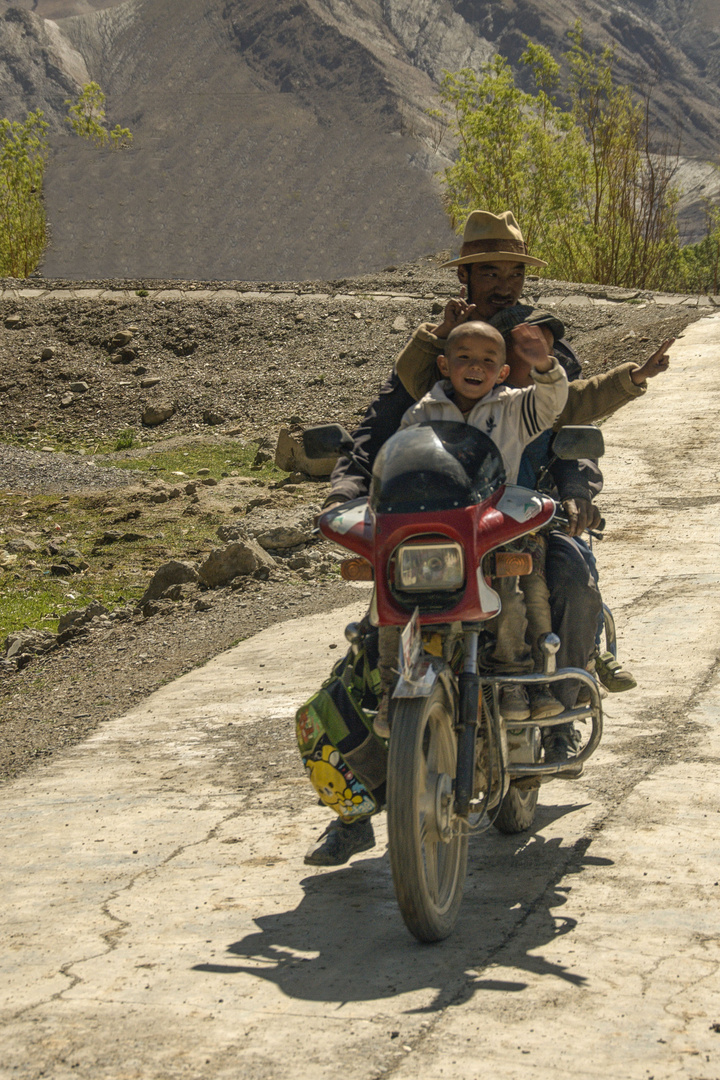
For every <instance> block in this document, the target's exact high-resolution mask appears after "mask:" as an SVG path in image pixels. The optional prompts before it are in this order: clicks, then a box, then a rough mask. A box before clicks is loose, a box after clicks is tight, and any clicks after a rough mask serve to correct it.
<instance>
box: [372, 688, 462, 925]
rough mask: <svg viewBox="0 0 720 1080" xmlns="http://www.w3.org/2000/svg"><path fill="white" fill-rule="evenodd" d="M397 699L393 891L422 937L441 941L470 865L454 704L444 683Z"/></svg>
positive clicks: (391, 772) (391, 815)
mask: <svg viewBox="0 0 720 1080" xmlns="http://www.w3.org/2000/svg"><path fill="white" fill-rule="evenodd" d="M393 705H394V709H393V717H392V726H391V735H390V752H389V758H388V787H387V820H388V846H389V852H390V867H391V869H392V877H393V885H394V887H395V896H396V897H397V902H398V905H399V907H400V912H401V914H402V917H403V919H404V920H405V925H406V926H407V928H408V930H410V932H411V933H412V934H414V936H415V937H416V938H417V939H418V941H423V942H432V941H441V940H442V939H443V938H446V937H447V936H448V935H449V934H451V933H452V930H453V928H454V926H455V922H456V920H457V916H458V911H459V909H460V904H461V902H462V894H463V887H464V884H465V875H466V872H467V847H468V834H467V829H466V828H465V827H464V824H463V822H461V821H460V820H459V819H457V818H455V817H454V812H453V799H452V781H453V780H454V778H455V766H456V760H457V743H456V737H455V730H454V727H455V715H454V712H455V709H454V706H453V704H452V702H451V701H450V700H449V698H448V693H447V691H446V689H445V687H444V686H443V684H442V683H440V682H438V683H436V685H435V687H434V688H433V691H432V693H431V694H430V695H429V696H428V697H426V698H415V699H402V700H400V701H397V702H394V703H393ZM440 804H442V807H443V809H442V810H441V811H440V815H441V816H440V817H438V809H437V808H438V807H439V806H440ZM439 828H440V832H442V833H443V836H441V835H440V834H439Z"/></svg>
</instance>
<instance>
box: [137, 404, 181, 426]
mask: <svg viewBox="0 0 720 1080" xmlns="http://www.w3.org/2000/svg"><path fill="white" fill-rule="evenodd" d="M174 415H175V406H174V405H171V404H170V402H169V401H157V402H154V403H152V404H150V405H146V406H145V408H144V409H143V412H142V422H143V424H144V425H145V427H157V426H158V424H164V423H165V421H166V420H169V419H170V417H171V416H174Z"/></svg>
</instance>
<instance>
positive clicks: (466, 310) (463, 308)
mask: <svg viewBox="0 0 720 1080" xmlns="http://www.w3.org/2000/svg"><path fill="white" fill-rule="evenodd" d="M476 318H477V308H476V306H475V304H468V302H467V300H466V299H465V286H463V287H462V288H461V289H460V295H459V296H456V297H453V299H452V300H449V301H448V302H447V304H446V305H445V312H444V314H443V321H442V322H441V323H439V324H438V326H436V327H435V336H436V337H439V338H446V337H447V336H448V334H449V333H450V331H451V330H454V329H455V327H456V326H460V325H461V324H462V323H464V322H471V321H472V320H473V319H476Z"/></svg>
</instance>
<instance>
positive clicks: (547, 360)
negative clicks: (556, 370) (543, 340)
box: [533, 356, 555, 375]
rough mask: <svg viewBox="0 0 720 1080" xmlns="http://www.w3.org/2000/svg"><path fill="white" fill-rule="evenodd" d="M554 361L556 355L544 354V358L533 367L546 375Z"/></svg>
mask: <svg viewBox="0 0 720 1080" xmlns="http://www.w3.org/2000/svg"><path fill="white" fill-rule="evenodd" d="M554 363H555V357H554V356H544V357H543V358H542V360H538V362H537V363H536V364H533V367H534V368H535V370H536V371H539V372H540V374H541V375H544V374H546V372H548V371H550V369H551V368H552V366H553V364H554Z"/></svg>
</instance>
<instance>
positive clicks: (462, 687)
mask: <svg viewBox="0 0 720 1080" xmlns="http://www.w3.org/2000/svg"><path fill="white" fill-rule="evenodd" d="M477 654H478V632H477V630H466V631H465V633H464V657H465V662H464V665H463V670H462V671H461V672H460V675H459V676H458V692H459V698H460V708H459V714H460V715H459V724H458V735H457V764H456V771H455V812H456V813H457V814H458V816H459V817H467V816H468V814H469V813H470V801H471V799H472V797H473V786H474V782H475V744H476V742H477V732H478V717H479V715H480V676H479V675H478V670H477V667H478V665H477Z"/></svg>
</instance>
